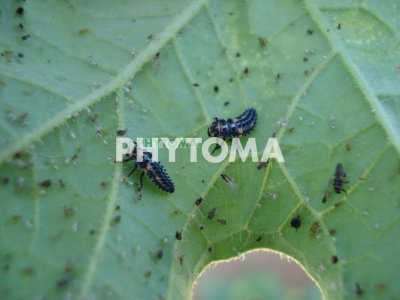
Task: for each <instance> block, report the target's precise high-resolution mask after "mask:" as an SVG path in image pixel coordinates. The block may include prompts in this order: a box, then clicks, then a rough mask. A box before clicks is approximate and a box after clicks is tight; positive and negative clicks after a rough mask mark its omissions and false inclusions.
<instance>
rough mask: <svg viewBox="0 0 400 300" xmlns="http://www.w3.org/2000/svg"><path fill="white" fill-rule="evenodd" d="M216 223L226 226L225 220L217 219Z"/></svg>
mask: <svg viewBox="0 0 400 300" xmlns="http://www.w3.org/2000/svg"><path fill="white" fill-rule="evenodd" d="M217 222H218V223H219V224H221V225H226V220H225V219H218V220H217Z"/></svg>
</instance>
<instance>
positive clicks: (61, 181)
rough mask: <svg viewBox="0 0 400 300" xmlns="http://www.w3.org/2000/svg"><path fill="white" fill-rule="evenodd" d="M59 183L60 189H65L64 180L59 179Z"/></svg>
mask: <svg viewBox="0 0 400 300" xmlns="http://www.w3.org/2000/svg"><path fill="white" fill-rule="evenodd" d="M58 183H59V184H60V187H62V188H65V183H64V180H62V179H58Z"/></svg>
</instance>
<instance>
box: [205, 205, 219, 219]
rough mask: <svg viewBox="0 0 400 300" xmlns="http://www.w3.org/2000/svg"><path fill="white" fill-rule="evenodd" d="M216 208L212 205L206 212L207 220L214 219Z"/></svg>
mask: <svg viewBox="0 0 400 300" xmlns="http://www.w3.org/2000/svg"><path fill="white" fill-rule="evenodd" d="M216 210H217V209H216V208H215V207H213V208H212V209H211V210H210V211H209V212H208V215H207V218H208V219H209V220H212V219H214V217H215V211H216Z"/></svg>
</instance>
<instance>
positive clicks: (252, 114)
mask: <svg viewBox="0 0 400 300" xmlns="http://www.w3.org/2000/svg"><path fill="white" fill-rule="evenodd" d="M256 122H257V112H256V110H255V109H254V108H248V109H246V110H245V111H244V113H242V114H241V115H240V116H238V117H236V118H234V119H227V120H223V119H218V118H215V119H214V121H213V122H212V124H211V126H210V127H209V128H208V136H209V137H219V138H223V139H225V138H234V137H241V136H244V135H247V134H249V133H250V132H251V131H252V130H253V128H254V127H255V126H256Z"/></svg>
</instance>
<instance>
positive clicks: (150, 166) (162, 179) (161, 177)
mask: <svg viewBox="0 0 400 300" xmlns="http://www.w3.org/2000/svg"><path fill="white" fill-rule="evenodd" d="M137 158H138V152H137V145H136V143H135V147H134V148H133V150H132V152H131V153H130V154H129V156H128V158H126V159H125V160H123V161H122V162H128V161H131V160H134V161H135V167H134V168H133V170H132V171H131V172H130V173H129V175H128V177H129V176H131V175H132V174H133V172H135V171H136V169H137V167H138V166H139V168H140V169H141V170H142V174H141V175H140V189H142V187H143V176H144V174H147V176H149V178H150V179H151V180H152V181H153V182H154V184H155V185H156V186H157V187H158V188H160V189H161V190H163V191H165V192H168V193H173V192H174V191H175V187H174V183H173V182H172V181H171V179H170V178H169V176H168V174H167V172H166V171H165V169H164V167H163V166H162V165H161V164H160V163H159V162H157V161H153V160H152V154H151V153H150V152H147V151H143V161H142V162H139V161H137Z"/></svg>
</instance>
